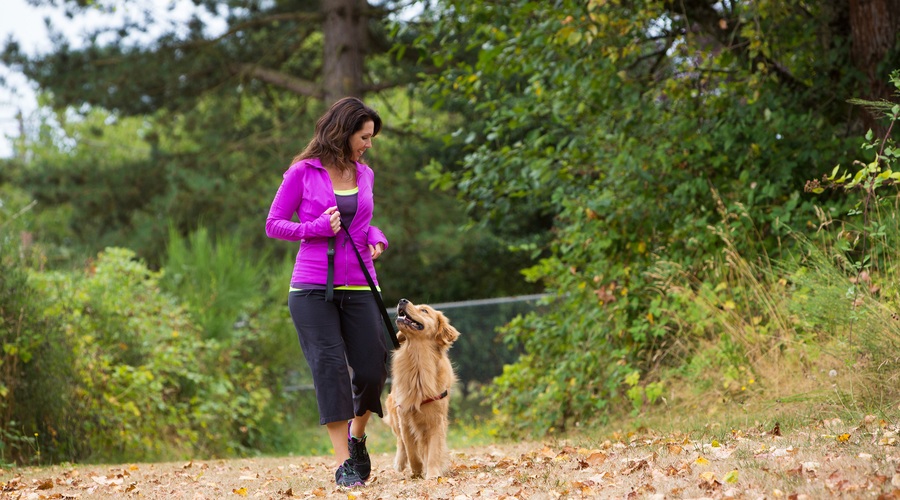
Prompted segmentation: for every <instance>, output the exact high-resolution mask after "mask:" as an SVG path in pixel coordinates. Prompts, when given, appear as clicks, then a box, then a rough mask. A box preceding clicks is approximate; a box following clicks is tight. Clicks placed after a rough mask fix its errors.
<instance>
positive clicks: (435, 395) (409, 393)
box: [385, 299, 459, 479]
mask: <svg viewBox="0 0 900 500" xmlns="http://www.w3.org/2000/svg"><path fill="white" fill-rule="evenodd" d="M397 329H398V330H399V332H398V333H397V339H398V340H399V341H400V347H399V348H398V349H396V350H395V351H394V353H393V357H392V358H391V392H390V394H388V397H387V401H386V403H385V406H386V407H387V408H386V410H387V414H386V416H385V420H386V421H387V423H388V425H390V426H391V430H392V431H393V433H394V436H396V437H397V455H396V456H395V457H394V468H395V469H397V470H398V471H400V472H402V471H403V470H404V469H406V467H407V466H409V469H410V472H411V473H412V477H422V476H424V477H425V479H433V478H436V477H440V476H441V475H442V474H444V473H445V472H446V470H447V467H448V466H449V463H450V456H449V452H448V451H447V424H448V420H447V419H448V416H447V415H448V412H449V410H450V398H449V394H450V388H451V387H452V386H453V384H454V383H455V382H456V374H455V373H454V371H453V366H452V365H451V364H450V357H449V356H448V355H447V351H449V350H450V346H451V345H453V342H455V341H456V339H457V338H458V337H459V332H458V331H456V329H455V328H453V326H451V325H450V322H449V321H448V320H447V317H446V316H444V314H443V313H441V312H440V311H436V310H435V309H433V308H432V307H430V306H427V305H416V304H413V303H412V302H410V301H408V300H406V299H401V300H400V302H399V303H398V304H397Z"/></svg>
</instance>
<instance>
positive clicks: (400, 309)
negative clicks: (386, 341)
mask: <svg viewBox="0 0 900 500" xmlns="http://www.w3.org/2000/svg"><path fill="white" fill-rule="evenodd" d="M397 326H398V327H399V326H406V327H407V328H412V329H414V330H424V329H425V325H423V324H422V323H419V322H418V321H416V320H414V319H412V318H410V317H409V316H407V314H406V303H403V302H401V303H400V305H398V306H397Z"/></svg>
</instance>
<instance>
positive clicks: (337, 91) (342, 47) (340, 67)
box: [322, 0, 369, 105]
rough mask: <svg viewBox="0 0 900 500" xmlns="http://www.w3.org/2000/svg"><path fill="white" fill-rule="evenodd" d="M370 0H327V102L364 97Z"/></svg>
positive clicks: (325, 82)
mask: <svg viewBox="0 0 900 500" xmlns="http://www.w3.org/2000/svg"><path fill="white" fill-rule="evenodd" d="M368 8H369V4H368V2H367V1H366V0H323V2H322V10H323V12H324V14H325V23H324V25H323V32H324V36H325V49H324V54H323V56H324V58H325V60H324V64H323V79H322V84H323V85H324V93H325V103H326V105H330V104H331V103H333V102H334V101H337V100H338V99H340V98H342V97H347V96H355V97H362V88H363V84H362V75H363V65H364V56H365V48H366V46H367V45H368V43H367V41H368V18H367V17H366V11H367V10H368Z"/></svg>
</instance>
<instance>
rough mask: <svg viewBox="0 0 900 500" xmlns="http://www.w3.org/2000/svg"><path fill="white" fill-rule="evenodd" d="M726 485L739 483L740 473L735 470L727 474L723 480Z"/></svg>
mask: <svg viewBox="0 0 900 500" xmlns="http://www.w3.org/2000/svg"><path fill="white" fill-rule="evenodd" d="M722 479H723V480H724V481H725V482H726V483H736V482H737V481H738V471H737V469H734V470H733V471H730V472H727V473H726V474H725V477H723V478H722Z"/></svg>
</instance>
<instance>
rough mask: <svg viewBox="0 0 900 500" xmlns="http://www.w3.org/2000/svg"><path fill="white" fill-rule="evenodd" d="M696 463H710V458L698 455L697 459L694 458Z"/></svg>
mask: <svg viewBox="0 0 900 500" xmlns="http://www.w3.org/2000/svg"><path fill="white" fill-rule="evenodd" d="M694 463H696V464H697V465H709V460H707V459H705V458H703V457H697V460H694Z"/></svg>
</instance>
